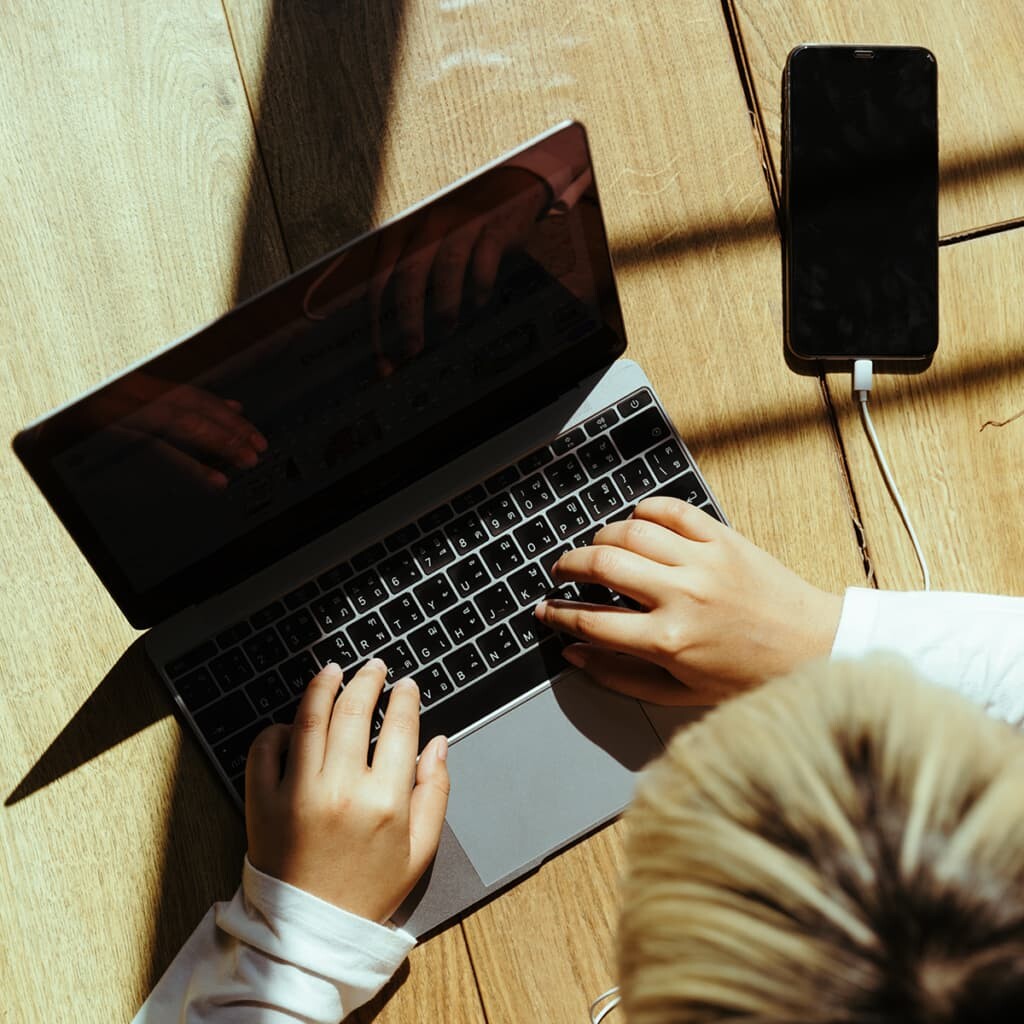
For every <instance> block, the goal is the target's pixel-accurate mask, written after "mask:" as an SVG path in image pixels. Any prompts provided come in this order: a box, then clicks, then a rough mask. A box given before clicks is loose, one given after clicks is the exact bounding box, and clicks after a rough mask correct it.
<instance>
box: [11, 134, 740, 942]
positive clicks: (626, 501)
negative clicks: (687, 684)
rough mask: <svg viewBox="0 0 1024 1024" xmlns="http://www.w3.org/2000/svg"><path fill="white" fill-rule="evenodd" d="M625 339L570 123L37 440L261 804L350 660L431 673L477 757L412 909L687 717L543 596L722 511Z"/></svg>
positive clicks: (212, 751) (461, 778) (35, 470)
mask: <svg viewBox="0 0 1024 1024" xmlns="http://www.w3.org/2000/svg"><path fill="white" fill-rule="evenodd" d="M625 348H626V337H625V331H624V328H623V323H622V315H621V311H620V308H619V302H618V297H617V295H616V290H615V283H614V280H613V276H612V267H611V261H610V258H609V252H608V244H607V239H606V236H605V228H604V224H603V221H602V217H601V209H600V206H599V203H598V195H597V188H596V183H595V181H594V173H593V168H592V167H591V163H590V156H589V151H588V148H587V141H586V135H585V132H584V129H583V127H582V125H580V124H577V123H566V124H563V125H560V126H558V127H556V128H554V129H552V130H551V131H549V132H547V133H545V134H544V135H542V136H540V137H539V138H537V139H535V140H534V141H532V142H530V143H527V144H526V145H524V146H523V147H521V148H520V149H517V150H516V151H514V152H512V153H510V154H508V155H507V156H505V157H503V158H501V159H500V160H497V161H495V162H493V163H491V164H489V165H488V166H486V167H484V168H482V169H481V170H480V171H478V172H476V173H474V174H472V175H470V176H469V177H467V178H465V179H463V180H462V181H460V182H458V183H456V184H455V185H453V186H452V187H450V188H448V189H446V190H445V191H443V192H441V193H439V194H438V195H436V196H434V197H433V198H431V199H429V200H427V201H426V202H424V203H421V204H420V205H419V206H417V207H414V208H413V209H411V210H410V211H408V212H407V213H405V214H404V215H402V216H401V217H399V218H397V219H395V220H393V221H391V222H389V223H388V224H386V225H384V226H383V227H380V228H378V229H376V230H375V231H373V232H370V233H368V234H367V235H364V236H363V237H361V238H358V239H356V240H355V241H354V242H352V243H351V244H349V245H347V246H345V247H344V248H343V249H340V250H338V251H337V252H334V253H332V254H330V255H328V256H326V257H324V258H323V259H322V260H320V261H319V262H317V263H315V264H313V265H312V266H310V267H307V268H306V269H305V270H302V271H300V272H299V273H297V274H295V275H293V276H292V277H290V278H288V279H287V280H284V281H282V282H280V283H278V284H276V285H274V286H273V287H272V288H270V289H268V290H267V291H265V292H263V293H262V294H260V295H258V296H256V297H255V298H253V299H251V300H249V301H248V302H246V303H244V304H243V305H241V306H239V307H238V308H236V309H234V310H232V311H231V312H229V313H227V314H226V315H225V316H223V317H221V318H220V319H218V320H216V321H214V322H213V323H211V324H208V325H207V326H205V327H203V328H201V329H200V330H198V331H196V332H194V333H192V334H190V335H189V336H188V337H186V338H183V339H180V340H179V341H177V342H175V343H173V344H172V345H170V346H169V347H167V348H165V349H163V350H162V351H161V352H159V353H158V354H157V355H155V356H153V357H151V358H149V359H147V360H145V361H143V362H141V363H139V364H137V365H135V366H134V367H132V368H130V369H128V370H126V371H125V372H124V373H122V374H120V375H119V376H117V377H116V378H114V379H112V380H110V381H108V382H106V383H105V384H102V385H100V386H99V387H97V388H96V389H94V390H93V391H91V392H89V393H88V394H86V395H84V396H82V397H81V398H79V399H77V400H76V401H74V402H72V403H70V404H68V405H66V406H64V407H63V408H61V409H59V410H56V411H54V412H52V413H50V414H48V415H47V416H45V417H43V418H42V419H40V420H38V421H37V422H36V423H34V424H33V425H31V426H29V427H27V428H26V429H25V430H24V431H22V432H21V433H19V434H18V436H17V437H16V438H15V440H14V447H15V450H16V452H17V454H18V456H19V457H20V458H21V460H22V462H23V463H24V465H25V467H26V468H27V469H28V471H29V472H30V473H31V475H32V477H33V478H34V479H35V481H36V482H37V484H38V485H39V487H40V488H41V489H42V491H43V493H44V494H45V496H46V498H47V500H48V501H49V502H50V504H51V506H52V507H53V509H54V511H55V512H56V513H57V515H58V516H59V517H60V519H61V520H62V521H63V523H64V525H65V526H66V528H67V529H68V531H69V532H70V534H71V535H72V537H73V538H74V540H75V542H76V543H77V544H78V546H79V547H80V548H81V550H82V552H83V553H84V554H85V556H86V557H87V558H88V559H89V561H90V563H91V564H92V566H93V568H94V569H95V571H96V572H97V574H98V575H99V576H100V578H101V579H102V581H103V583H104V584H105V586H106V587H107V588H108V589H109V591H110V593H111V594H112V595H113V597H114V599H115V600H116V601H117V603H118V605H119V606H120V608H121V609H122V610H123V612H124V614H125V615H126V616H127V618H128V619H129V620H130V621H131V623H132V624H133V625H134V626H136V627H138V628H144V629H148V630H149V632H148V634H147V636H146V649H147V651H148V653H149V657H150V658H151V659H152V662H153V665H154V666H155V667H156V669H157V671H158V673H159V674H160V675H161V677H162V678H163V679H164V681H165V682H166V684H167V686H168V688H169V690H170V694H171V699H172V702H173V704H174V706H175V708H176V710H177V712H178V713H179V714H180V716H181V718H182V719H183V720H184V721H185V722H186V723H187V724H188V726H189V727H190V728H191V730H192V731H193V732H194V734H195V737H196V741H197V742H198V743H199V744H200V746H201V747H202V748H203V750H204V751H205V752H206V754H207V755H208V756H209V758H210V761H211V763H212V765H213V768H214V771H215V772H216V773H217V775H218V776H219V777H220V778H221V780H222V781H223V783H224V784H225V786H226V787H227V788H228V791H229V792H230V794H231V797H232V799H233V800H234V801H235V803H236V805H238V807H239V808H241V807H242V806H243V794H244V768H245V758H246V754H247V751H248V749H249V744H250V743H251V742H252V739H253V737H254V736H255V735H256V734H257V733H258V732H259V731H260V730H261V729H263V728H265V727H266V726H267V725H268V724H269V723H271V722H288V721H291V720H292V718H293V716H294V713H295V708H296V706H297V704H298V701H299V698H300V696H301V694H302V691H303V689H304V687H305V686H306V684H307V683H308V682H309V680H310V678H311V677H312V676H313V675H314V674H315V672H316V671H317V670H318V668H319V667H320V666H321V665H323V664H325V663H326V662H327V661H329V660H332V661H336V662H338V663H339V664H340V665H341V666H342V667H343V668H344V669H346V674H347V675H348V676H351V674H352V672H353V671H354V670H355V669H356V668H357V667H358V666H359V665H360V664H361V663H362V662H364V661H365V660H366V659H368V658H369V657H371V656H374V655H376V656H379V657H382V658H383V659H384V660H385V661H386V663H387V664H388V666H389V670H390V676H389V687H390V685H391V683H393V682H394V681H395V680H396V679H398V678H400V677H402V676H404V675H407V674H410V675H413V676H414V677H415V678H416V680H417V682H418V683H419V686H420V691H421V697H422V713H421V738H420V742H421V748H422V745H425V744H426V743H427V742H428V741H429V740H430V739H431V738H432V737H433V736H435V735H438V734H440V733H444V734H445V735H447V736H448V737H449V739H450V742H451V749H450V755H449V766H450V770H451V775H452V780H453V789H452V796H451V802H450V805H449V810H448V816H447V821H446V825H445V829H444V835H443V838H442V841H441V847H440V851H439V853H438V856H437V858H436V860H435V862H434V864H433V866H432V868H431V869H430V871H429V872H428V874H427V875H426V877H425V878H424V879H423V881H422V882H421V883H420V885H419V886H418V887H417V889H416V891H415V892H414V893H413V894H412V896H411V897H410V898H409V899H408V900H407V901H406V903H405V905H404V906H403V907H402V908H401V910H400V911H399V912H398V914H397V915H396V917H395V921H396V923H398V924H401V925H402V926H404V927H405V928H407V929H408V930H410V931H411V932H413V933H414V934H416V935H420V936H422V935H424V934H425V933H427V932H429V931H432V930H433V929H435V928H437V927H439V926H440V925H442V924H444V923H445V922H447V921H449V920H450V919H451V918H452V917H453V915H456V914H458V913H459V912H461V911H463V910H465V909H467V908H468V907H471V906H472V905H474V904H476V903H478V902H479V901H481V900H482V899H484V898H486V897H488V896H489V895H491V894H493V893H494V892H496V891H498V890H500V889H501V888H502V887H504V886H507V885H509V884H510V883H511V882H513V881H514V880H516V879H517V878H520V877H521V876H523V875H524V874H525V873H527V872H529V871H531V870H532V869H534V868H535V867H537V866H538V865H539V864H540V863H541V862H543V861H544V860H545V858H547V857H550V856H551V855H552V854H554V853H555V852H557V851H558V850H559V849H561V848H563V847H564V846H566V845H567V844H569V843H571V842H573V841H574V840H575V839H577V838H579V837H580V836H582V835H584V834H586V833H587V832H589V831H591V830H593V829H594V828H596V827H597V826H599V825H601V824H602V823H604V822H606V821H608V820H610V819H611V818H613V817H614V816H615V815H617V814H618V813H619V812H620V811H621V810H622V809H623V808H624V807H625V805H626V804H627V803H628V801H629V799H630V796H631V793H632V787H633V782H634V776H635V773H636V772H637V771H638V770H639V769H640V768H641V767H642V766H643V765H644V764H645V763H646V762H647V761H648V760H649V759H650V758H651V757H652V756H653V755H655V754H656V753H657V752H658V750H660V749H661V746H662V742H663V740H664V739H665V738H667V736H668V734H669V733H670V732H671V731H672V729H673V727H674V726H675V725H676V724H677V723H678V721H679V716H678V715H672V714H670V713H669V712H667V711H665V710H664V709H656V708H650V707H646V706H644V705H641V704H640V703H638V702H637V701H634V700H631V699H627V698H624V697H620V696H618V695H616V694H612V693H610V692H607V691H605V690H603V689H600V688H598V687H596V686H594V685H593V684H591V683H589V682H588V681H587V680H586V678H585V677H583V676H582V675H581V674H580V673H579V672H576V671H573V670H571V669H569V668H568V666H567V665H566V663H565V662H564V661H563V660H562V658H561V653H560V652H561V649H562V646H563V645H564V643H565V640H566V638H564V637H559V636H557V635H554V634H551V633H549V632H547V631H546V630H545V629H544V627H542V626H541V625H540V624H539V623H538V622H537V620H536V619H535V618H534V616H533V608H534V606H535V604H536V602H537V601H538V600H539V599H540V598H542V597H544V596H546V595H550V594H551V593H552V592H553V591H554V592H556V593H557V594H558V595H559V596H562V597H567V598H579V599H581V600H585V601H591V602H607V603H612V604H615V603H622V602H623V601H624V599H623V598H622V597H621V596H619V595H617V594H614V593H611V592H610V591H607V590H600V589H598V588H592V587H591V588H587V587H585V588H583V592H582V593H581V592H580V591H579V590H578V589H577V588H576V587H574V586H565V585H563V586H560V587H558V586H556V585H555V584H554V583H553V581H552V579H551V577H550V569H551V566H552V564H553V563H554V561H555V560H556V559H557V557H558V556H559V555H560V554H561V553H562V552H563V551H564V550H566V549H567V548H568V547H571V546H579V545H582V544H585V543H587V542H588V541H589V539H590V538H591V537H592V536H593V534H594V532H595V531H596V530H597V529H598V528H599V526H600V525H601V524H603V523H606V522H608V521H610V520H613V519H617V518H624V517H625V516H627V515H628V514H629V512H630V511H631V509H632V508H633V506H634V505H635V504H636V503H637V502H638V501H639V500H640V499H641V498H642V497H645V496H648V495H653V494H671V495H675V496H678V497H680V498H683V499H685V500H687V501H690V502H693V503H695V504H698V505H700V506H701V507H703V508H705V509H707V510H708V511H709V512H711V513H712V514H713V515H716V516H718V517H719V518H722V515H721V512H720V510H719V508H718V506H717V504H716V503H715V501H714V499H713V497H712V496H711V494H710V491H709V490H708V488H707V485H706V484H705V482H704V480H703V479H702V478H701V475H700V473H699V472H698V470H697V468H696V466H695V465H694V463H693V460H692V459H691V457H690V455H689V453H688V452H687V451H686V448H685V446H684V445H683V444H682V442H681V441H680V439H679V437H678V436H677V435H676V433H675V431H674V430H673V428H672V426H671V423H670V422H669V419H668V417H667V416H666V415H665V413H664V410H663V409H662V407H661V405H660V403H659V401H658V398H657V396H656V395H655V393H654V391H653V389H652V387H651V384H650V382H649V381H648V379H647V378H646V376H645V375H644V373H643V371H642V370H641V369H640V368H639V367H638V366H637V365H636V364H635V363H633V362H631V361H629V360H626V359H621V358H619V357H620V356H622V354H623V352H624V351H625ZM389 692H390V689H388V690H386V691H385V693H384V695H383V697H382V699H381V706H380V707H379V708H378V710H377V712H376V714H375V717H374V735H376V731H377V730H378V729H379V725H380V721H381V717H382V715H383V712H384V708H385V707H386V701H387V697H388V695H389ZM369 754H370V756H372V750H371V751H370V752H369Z"/></svg>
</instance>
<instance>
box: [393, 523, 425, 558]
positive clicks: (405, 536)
mask: <svg viewBox="0 0 1024 1024" xmlns="http://www.w3.org/2000/svg"><path fill="white" fill-rule="evenodd" d="M419 535H420V528H419V527H418V526H417V525H416V524H415V523H409V525H408V526H403V527H402V528H401V529H400V530H395V532H394V533H393V534H391V536H390V537H385V538H384V547H386V548H387V549H388V551H391V552H395V551H401V550H402V548H404V547H405V546H406V545H407V544H411V543H412V542H413V541H414V540H415V539H416V538H417V537H418V536H419Z"/></svg>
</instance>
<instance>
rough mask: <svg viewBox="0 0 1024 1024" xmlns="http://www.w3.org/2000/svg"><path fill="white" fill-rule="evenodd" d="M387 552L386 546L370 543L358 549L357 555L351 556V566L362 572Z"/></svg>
mask: <svg viewBox="0 0 1024 1024" xmlns="http://www.w3.org/2000/svg"><path fill="white" fill-rule="evenodd" d="M387 553H388V552H387V548H385V547H384V545H383V544H371V545H370V546H369V547H368V548H364V549H363V550H362V551H360V552H359V554H358V555H353V556H352V568H353V569H355V571H356V572H363V570H365V569H369V568H370V566H371V565H374V564H376V563H377V562H379V561H380V560H381V559H382V558H384V557H385V556H386V555H387Z"/></svg>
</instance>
